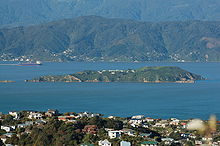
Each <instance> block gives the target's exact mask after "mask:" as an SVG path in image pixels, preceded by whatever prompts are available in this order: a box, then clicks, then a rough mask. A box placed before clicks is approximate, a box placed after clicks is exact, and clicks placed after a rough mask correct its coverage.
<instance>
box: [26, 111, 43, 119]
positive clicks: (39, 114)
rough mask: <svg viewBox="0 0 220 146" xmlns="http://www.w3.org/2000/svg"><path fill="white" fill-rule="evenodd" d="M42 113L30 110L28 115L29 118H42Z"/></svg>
mask: <svg viewBox="0 0 220 146" xmlns="http://www.w3.org/2000/svg"><path fill="white" fill-rule="evenodd" d="M42 117H43V114H41V113H38V112H30V113H29V115H28V118H29V119H42Z"/></svg>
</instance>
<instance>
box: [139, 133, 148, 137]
mask: <svg viewBox="0 0 220 146" xmlns="http://www.w3.org/2000/svg"><path fill="white" fill-rule="evenodd" d="M139 136H140V137H143V138H148V137H150V136H151V133H141V134H140V135H139Z"/></svg>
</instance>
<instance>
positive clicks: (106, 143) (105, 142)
mask: <svg viewBox="0 0 220 146" xmlns="http://www.w3.org/2000/svg"><path fill="white" fill-rule="evenodd" d="M111 145H112V144H111V143H110V142H109V141H108V140H107V139H105V140H100V141H99V146H111Z"/></svg>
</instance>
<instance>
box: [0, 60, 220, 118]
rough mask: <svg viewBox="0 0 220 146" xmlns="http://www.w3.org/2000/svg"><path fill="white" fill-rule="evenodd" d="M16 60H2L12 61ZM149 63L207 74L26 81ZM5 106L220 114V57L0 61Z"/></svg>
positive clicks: (1, 108) (0, 96) (0, 108)
mask: <svg viewBox="0 0 220 146" xmlns="http://www.w3.org/2000/svg"><path fill="white" fill-rule="evenodd" d="M8 63H15V62H0V64H8ZM144 66H179V67H181V68H183V69H186V70H188V71H190V72H193V73H197V74H200V75H202V76H203V77H205V78H207V79H208V80H205V81H198V82H196V83H195V84H178V83H25V82H24V80H25V79H32V78H34V77H38V76H42V75H62V74H71V73H74V72H78V71H83V70H102V69H136V68H140V67H144ZM0 80H13V81H16V82H15V83H0V112H3V113H7V112H8V111H11V110H40V111H46V110H47V109H58V110H59V111H60V112H84V111H89V112H95V113H102V114H104V115H105V116H109V115H114V116H123V117H129V116H132V115H137V114H142V115H145V116H147V117H153V118H164V119H167V118H171V117H176V118H180V119H189V118H201V119H208V117H209V116H210V115H211V114H215V115H217V117H219V118H220V63H188V62H187V63H118V62H117V63H109V62H108V63H107V62H95V63H92V62H90V63H86V62H68V63H50V62H48V63H47V62H45V63H43V65H42V66H13V65H0Z"/></svg>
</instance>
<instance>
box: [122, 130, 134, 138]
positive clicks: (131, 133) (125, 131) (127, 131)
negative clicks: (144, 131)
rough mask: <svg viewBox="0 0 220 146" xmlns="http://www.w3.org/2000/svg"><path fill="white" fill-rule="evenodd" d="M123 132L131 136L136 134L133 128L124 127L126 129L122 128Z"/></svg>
mask: <svg viewBox="0 0 220 146" xmlns="http://www.w3.org/2000/svg"><path fill="white" fill-rule="evenodd" d="M121 132H122V133H123V134H126V135H129V136H135V133H134V130H132V129H125V128H124V129H122V130H121Z"/></svg>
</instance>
